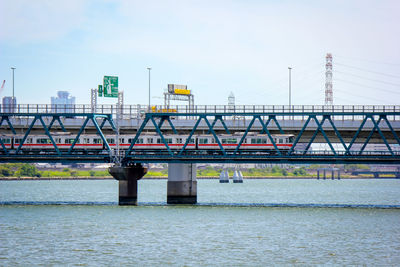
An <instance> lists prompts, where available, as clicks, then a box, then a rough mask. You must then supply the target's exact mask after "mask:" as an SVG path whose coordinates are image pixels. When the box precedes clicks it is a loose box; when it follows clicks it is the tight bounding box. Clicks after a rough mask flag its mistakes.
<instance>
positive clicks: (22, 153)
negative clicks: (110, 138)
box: [0, 113, 116, 163]
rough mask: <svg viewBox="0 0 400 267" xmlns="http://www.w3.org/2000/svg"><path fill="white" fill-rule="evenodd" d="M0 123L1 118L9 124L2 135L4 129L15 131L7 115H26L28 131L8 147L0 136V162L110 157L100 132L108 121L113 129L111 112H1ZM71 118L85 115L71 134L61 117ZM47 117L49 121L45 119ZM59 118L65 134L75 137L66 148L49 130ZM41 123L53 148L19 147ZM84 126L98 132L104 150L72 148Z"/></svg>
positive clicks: (103, 158) (17, 116) (91, 160)
mask: <svg viewBox="0 0 400 267" xmlns="http://www.w3.org/2000/svg"><path fill="white" fill-rule="evenodd" d="M0 116H1V120H0V127H1V126H2V125H3V123H4V122H6V123H7V126H8V128H5V129H4V128H2V132H1V134H2V135H3V136H4V134H6V133H7V132H8V133H9V132H11V133H12V134H14V135H15V134H17V132H16V130H15V127H14V126H13V124H12V122H11V120H10V118H14V119H15V118H18V119H25V120H26V121H27V122H29V127H28V128H27V131H26V132H24V133H23V138H22V140H21V142H20V143H19V145H18V146H15V147H14V149H7V148H6V145H5V144H4V141H3V138H0V146H1V148H0V162H60V163H73V162H108V161H110V153H111V148H110V146H109V144H108V142H107V140H106V138H105V136H104V134H103V131H102V129H103V127H104V125H105V124H106V123H107V122H108V123H109V124H110V126H111V128H112V129H113V130H114V131H116V127H115V124H114V121H113V119H112V116H111V114H95V113H0ZM66 118H68V119H72V118H84V123H83V124H82V126H81V127H80V129H79V132H78V133H77V134H76V135H74V134H72V133H69V132H67V130H66V128H65V127H64V124H63V122H62V121H63V120H64V119H66ZM48 121H50V123H48V125H46V123H45V122H48ZM55 122H58V124H59V126H60V128H61V130H62V131H63V132H64V134H68V135H70V136H71V137H73V139H74V141H73V143H72V145H71V146H70V148H69V149H68V151H61V149H60V147H59V145H57V144H56V142H55V141H54V135H55V133H54V132H51V130H52V128H53V126H54V123H55ZM38 125H39V126H42V128H41V130H42V133H41V134H45V135H47V136H48V138H49V139H50V141H51V143H52V145H53V148H54V150H46V151H26V150H23V149H22V147H23V145H24V144H25V142H26V140H27V138H28V136H29V135H30V134H31V132H32V129H33V128H34V126H38ZM87 126H91V127H94V128H95V129H96V133H97V135H98V136H99V137H100V138H101V139H102V141H103V143H104V147H105V150H103V151H99V152H96V153H82V151H78V150H76V149H74V148H75V145H76V144H77V142H78V140H79V137H80V136H81V135H82V133H83V132H84V130H85V129H86V127H87Z"/></svg>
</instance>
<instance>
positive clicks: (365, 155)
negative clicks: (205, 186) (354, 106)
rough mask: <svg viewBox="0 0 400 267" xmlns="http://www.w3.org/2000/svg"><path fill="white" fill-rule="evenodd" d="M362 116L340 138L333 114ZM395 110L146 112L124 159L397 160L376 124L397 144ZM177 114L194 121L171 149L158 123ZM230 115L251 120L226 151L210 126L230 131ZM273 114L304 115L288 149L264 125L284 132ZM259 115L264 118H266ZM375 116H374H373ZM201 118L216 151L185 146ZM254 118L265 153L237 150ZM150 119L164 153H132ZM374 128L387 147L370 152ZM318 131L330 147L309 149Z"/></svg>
mask: <svg viewBox="0 0 400 267" xmlns="http://www.w3.org/2000/svg"><path fill="white" fill-rule="evenodd" d="M352 115H354V116H362V117H363V119H362V121H361V123H360V127H359V128H358V130H357V132H356V134H355V136H354V137H353V138H352V141H351V142H350V143H347V144H346V142H345V141H344V139H343V138H342V136H341V134H340V132H339V130H338V129H337V127H336V125H335V123H334V120H333V117H334V116H352ZM399 115H400V113H399V112H383V113H382V112H381V113H371V112H370V113H361V112H354V113H352V112H331V113H328V112H319V113H318V112H313V113H301V112H300V113H299V112H293V113H289V114H288V113H254V114H249V113H243V114H241V113H215V114H210V113H187V114H186V113H147V114H146V117H145V119H144V121H143V123H142V124H141V126H140V128H139V130H138V131H137V133H136V135H135V138H134V139H133V140H132V143H131V144H130V146H129V148H128V150H127V151H126V152H125V159H124V160H125V162H128V161H137V162H282V163H284V162H286V163H290V162H292V163H310V162H318V163H321V162H322V163H339V162H343V163H359V162H364V163H379V162H385V164H387V163H400V152H399V151H393V149H392V148H391V146H390V145H389V143H388V142H387V140H386V138H385V136H384V135H383V133H382V131H381V130H380V127H379V124H380V123H381V122H382V121H384V122H385V123H386V124H387V126H388V127H389V129H390V132H391V133H392V134H393V137H394V139H395V140H396V142H397V145H399V146H400V139H399V136H398V133H397V132H398V131H399V130H398V129H394V128H393V127H392V125H391V123H390V121H389V120H388V119H387V116H399ZM178 116H191V117H194V118H196V122H195V124H194V126H193V128H192V130H191V132H190V134H189V135H188V136H187V139H186V142H185V143H184V145H183V147H182V148H181V149H179V150H171V148H170V147H169V146H168V144H167V142H166V140H165V138H164V134H163V133H162V131H161V127H160V126H161V125H162V123H161V122H163V121H165V120H168V119H169V118H171V117H178ZM232 116H246V117H248V118H251V121H250V123H249V125H248V127H247V128H246V130H245V131H244V132H243V135H242V137H241V139H240V141H239V143H238V144H237V146H236V148H235V149H234V150H233V151H226V150H225V149H224V148H223V146H222V144H221V142H220V139H219V138H218V136H217V134H216V133H215V131H214V129H213V127H214V126H215V124H216V122H217V121H218V120H219V121H221V124H222V125H223V127H224V129H225V131H226V132H227V133H230V132H231V131H230V130H229V129H228V127H227V126H226V124H225V122H224V118H226V117H232ZM277 116H280V117H285V116H286V117H289V116H302V117H304V118H306V120H305V123H304V124H303V127H302V128H301V130H300V132H299V134H298V135H297V136H296V139H295V141H294V143H293V146H292V148H291V149H290V150H289V151H282V150H280V149H279V148H278V147H277V145H276V143H275V142H274V139H273V138H272V135H271V134H270V131H269V129H268V125H269V124H270V122H271V121H273V122H274V123H275V125H276V126H277V127H278V129H279V131H280V133H282V134H283V133H284V132H283V130H282V128H281V127H280V124H279V122H278V120H277V119H276V118H277ZM209 118H213V122H212V124H210V121H209ZM263 118H267V120H266V121H264V120H263ZM375 118H377V120H376V119H375ZM156 119H160V123H159V124H158V125H157V123H156ZM203 120H204V121H205V123H206V125H207V127H208V129H207V130H208V133H211V134H212V135H213V137H214V138H215V140H216V143H217V144H218V147H219V150H218V151H217V153H215V152H214V154H213V155H212V156H205V155H204V154H202V153H201V152H193V150H187V149H186V147H187V145H188V144H189V141H190V139H191V138H192V136H193V135H194V134H195V132H196V130H197V128H198V126H199V124H200V122H201V121H203ZM256 120H258V121H259V122H260V124H261V126H262V131H261V133H265V134H267V135H268V138H269V140H270V141H271V143H272V144H273V147H274V149H273V150H272V152H271V153H268V154H265V155H257V154H259V153H254V154H253V155H252V154H251V152H249V153H247V154H245V153H242V152H241V151H240V146H241V145H242V143H243V141H244V139H245V138H246V136H247V134H248V133H249V132H250V131H251V128H252V126H253V124H254V122H255V121H256ZM312 120H313V121H314V122H315V124H316V125H317V129H316V130H315V132H314V134H313V135H312V137H311V138H310V139H309V140H308V142H307V146H306V148H305V149H304V150H302V151H298V150H296V145H298V143H299V140H300V139H301V138H302V135H303V133H304V132H305V130H306V129H307V126H308V125H309V123H310V121H312ZM368 120H371V121H372V123H373V124H374V128H373V129H372V130H371V131H370V134H369V136H368V138H367V139H366V140H365V141H364V142H363V146H362V148H361V149H360V151H353V150H351V148H352V146H353V144H354V143H355V142H356V140H357V137H358V135H359V134H360V132H362V131H363V127H364V125H365V123H366V122H367V121H368ZM150 121H151V122H152V125H153V130H154V131H155V132H157V134H158V135H159V136H160V138H161V140H162V143H163V144H164V146H165V148H166V153H164V152H160V153H159V154H157V155H155V154H154V153H149V154H146V152H140V153H136V152H135V150H134V149H133V146H134V144H135V143H136V141H137V139H138V138H139V136H140V135H141V134H142V133H143V131H144V129H145V128H146V130H149V126H148V123H149V122H150ZM168 122H169V123H170V126H171V128H172V129H173V131H174V133H177V131H176V128H175V127H174V126H173V123H172V120H168ZM326 127H330V128H331V130H333V131H334V133H335V135H336V138H337V139H338V140H339V143H338V144H339V145H341V148H340V149H335V147H334V144H336V143H332V142H331V140H330V139H329V137H328V136H327V134H326V133H325V130H324V128H325V129H326ZM374 132H377V133H378V134H379V136H380V137H381V139H382V142H383V143H384V144H385V146H386V148H387V151H386V152H383V153H382V152H376V153H373V152H370V151H364V150H365V147H366V145H367V144H368V142H369V140H370V139H371V137H372V135H373V134H374ZM318 133H321V134H322V136H323V137H324V140H325V143H326V144H327V145H328V146H329V148H330V151H319V152H318V153H316V152H311V151H310V147H311V145H312V144H313V143H314V140H315V138H316V136H317V135H318Z"/></svg>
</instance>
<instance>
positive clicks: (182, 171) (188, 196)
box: [167, 163, 197, 204]
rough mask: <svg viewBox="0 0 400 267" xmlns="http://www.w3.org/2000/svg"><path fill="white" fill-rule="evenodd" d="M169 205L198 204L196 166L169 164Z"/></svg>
mask: <svg viewBox="0 0 400 267" xmlns="http://www.w3.org/2000/svg"><path fill="white" fill-rule="evenodd" d="M167 203H168V204H196V203H197V181H196V164H183V163H169V164H168V184H167Z"/></svg>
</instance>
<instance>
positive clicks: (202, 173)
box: [0, 163, 369, 178]
mask: <svg viewBox="0 0 400 267" xmlns="http://www.w3.org/2000/svg"><path fill="white" fill-rule="evenodd" d="M163 167H164V169H162V170H158V171H152V170H150V171H149V172H148V173H147V174H146V175H145V177H167V176H168V169H167V166H163ZM324 167H325V166H323V165H311V166H308V167H307V168H306V167H304V166H303V167H300V168H299V167H296V168H293V169H285V168H281V167H279V166H273V167H271V168H250V169H244V170H241V171H242V174H243V176H245V177H315V176H316V170H317V169H318V168H324ZM342 168H343V169H344V170H345V172H348V173H350V172H351V171H353V170H359V169H366V170H368V169H369V166H367V165H361V164H349V165H344V166H343V167H342ZM227 170H228V172H229V175H230V176H233V173H234V171H235V169H234V168H228V169H227ZM221 171H222V169H221V168H220V167H212V166H207V167H206V168H204V169H200V168H199V169H197V176H199V177H219V175H220V173H221ZM347 176H348V175H346V174H342V177H343V178H344V177H347ZM0 177H38V178H39V177H44V178H52V177H61V178H63V177H65V178H67V177H110V174H109V173H108V171H107V170H79V169H71V168H64V169H62V170H43V171H39V170H37V168H36V167H35V165H31V164H28V163H7V164H0Z"/></svg>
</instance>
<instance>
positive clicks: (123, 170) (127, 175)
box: [108, 164, 147, 205]
mask: <svg viewBox="0 0 400 267" xmlns="http://www.w3.org/2000/svg"><path fill="white" fill-rule="evenodd" d="M108 172H109V173H110V174H111V175H112V177H114V178H115V179H116V180H118V184H119V201H118V204H119V205H137V192H138V190H137V181H138V180H140V179H142V177H143V176H144V175H145V174H146V173H147V168H144V167H143V166H142V165H141V164H136V165H132V166H124V167H123V166H113V167H110V168H108Z"/></svg>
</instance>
